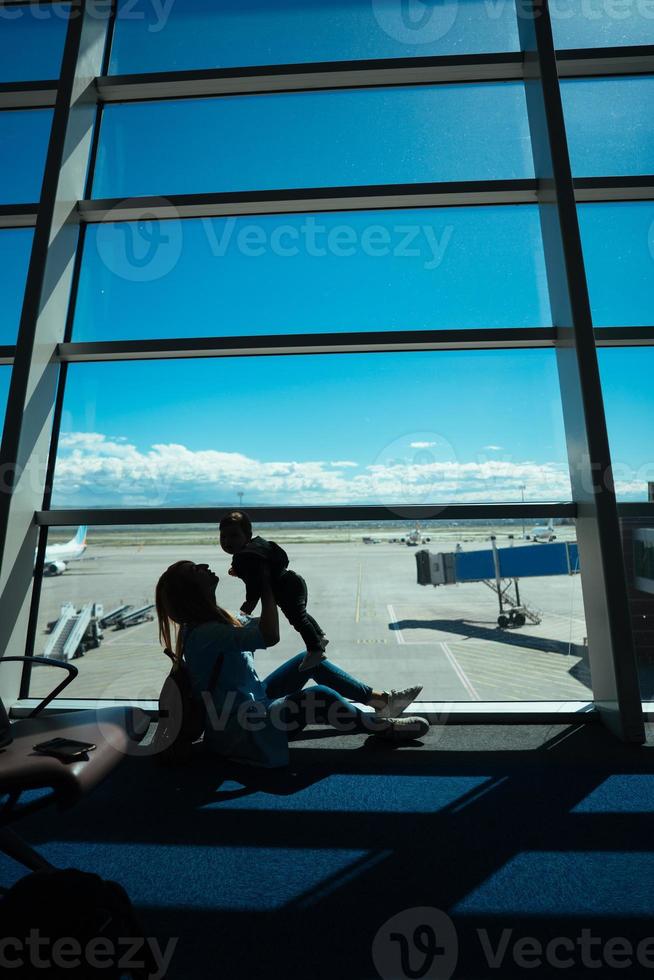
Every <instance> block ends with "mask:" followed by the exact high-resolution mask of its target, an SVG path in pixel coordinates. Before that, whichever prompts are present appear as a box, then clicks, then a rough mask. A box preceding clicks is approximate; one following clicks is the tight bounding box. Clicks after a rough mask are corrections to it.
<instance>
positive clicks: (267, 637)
mask: <svg viewBox="0 0 654 980" xmlns="http://www.w3.org/2000/svg"><path fill="white" fill-rule="evenodd" d="M259 631H260V633H261V636H262V637H263V639H264V642H265V644H266V646H268V647H274V646H275V644H276V643H279V614H278V612H277V603H276V602H275V597H274V595H273V591H272V586H271V584H270V570H269V568H268V565H267V564H265V563H264V564H263V569H262V572H261V616H260V617H259Z"/></svg>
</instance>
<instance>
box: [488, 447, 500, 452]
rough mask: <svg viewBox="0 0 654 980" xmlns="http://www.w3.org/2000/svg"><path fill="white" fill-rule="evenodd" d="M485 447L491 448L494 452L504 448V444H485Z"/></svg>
mask: <svg viewBox="0 0 654 980" xmlns="http://www.w3.org/2000/svg"><path fill="white" fill-rule="evenodd" d="M484 449H490V450H492V451H493V452H499V451H500V449H504V446H484Z"/></svg>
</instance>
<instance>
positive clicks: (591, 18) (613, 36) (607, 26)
mask: <svg viewBox="0 0 654 980" xmlns="http://www.w3.org/2000/svg"><path fill="white" fill-rule="evenodd" d="M550 18H551V21H552V31H553V34H554V43H555V44H556V46H557V48H595V47H597V48H610V47H619V46H622V45H627V44H653V43H654V10H653V8H652V6H651V5H650V4H649V3H647V2H646V0H626V2H623V3H611V0H597V2H589V0H557V2H555V3H551V4H550Z"/></svg>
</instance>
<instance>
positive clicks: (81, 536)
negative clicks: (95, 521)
mask: <svg viewBox="0 0 654 980" xmlns="http://www.w3.org/2000/svg"><path fill="white" fill-rule="evenodd" d="M87 531H88V527H87V526H86V524H81V525H80V527H78V528H77V534H76V535H75V537H74V538H73V542H74V543H75V544H76V545H86V532H87Z"/></svg>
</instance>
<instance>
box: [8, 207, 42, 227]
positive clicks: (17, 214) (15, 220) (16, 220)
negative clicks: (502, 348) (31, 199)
mask: <svg viewBox="0 0 654 980" xmlns="http://www.w3.org/2000/svg"><path fill="white" fill-rule="evenodd" d="M38 210H39V206H38V204H36V203H31V204H0V229H2V230H4V229H10V228H34V227H35V226H36V217H37V214H38Z"/></svg>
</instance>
